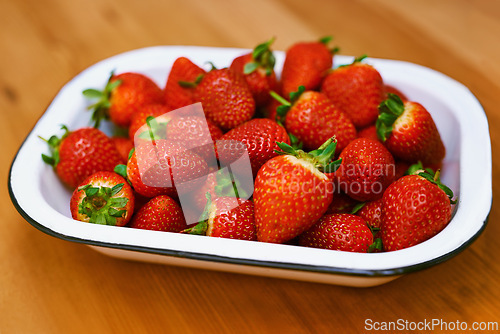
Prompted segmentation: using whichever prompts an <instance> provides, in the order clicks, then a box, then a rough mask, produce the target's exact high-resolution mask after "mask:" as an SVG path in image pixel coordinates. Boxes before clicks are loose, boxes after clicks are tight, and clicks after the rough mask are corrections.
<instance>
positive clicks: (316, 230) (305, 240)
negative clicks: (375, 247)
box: [299, 213, 373, 253]
mask: <svg viewBox="0 0 500 334" xmlns="http://www.w3.org/2000/svg"><path fill="white" fill-rule="evenodd" d="M372 243H373V234H372V232H371V230H370V229H369V228H368V226H367V225H366V222H365V221H364V220H363V218H361V217H359V216H356V215H352V214H348V213H340V214H332V215H325V216H323V217H322V218H321V219H320V220H319V221H318V222H317V223H316V224H314V225H313V226H312V227H311V228H310V229H309V230H307V231H306V232H304V233H302V234H301V236H300V238H299V245H301V246H305V247H314V248H323V249H331V250H340V251H346V252H359V253H366V252H368V249H369V247H370V245H371V244H372Z"/></svg>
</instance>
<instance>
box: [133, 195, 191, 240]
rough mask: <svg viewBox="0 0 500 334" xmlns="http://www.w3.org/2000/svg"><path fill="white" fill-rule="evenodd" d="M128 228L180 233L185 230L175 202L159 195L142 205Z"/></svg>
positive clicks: (178, 207) (180, 213) (179, 208)
mask: <svg viewBox="0 0 500 334" xmlns="http://www.w3.org/2000/svg"><path fill="white" fill-rule="evenodd" d="M128 226H129V227H131V228H139V229H143V230H154V231H163V232H180V231H182V230H184V229H185V228H186V221H185V219H184V214H183V213H182V209H181V207H180V206H179V204H177V202H176V201H174V200H173V199H172V198H171V197H169V196H167V195H159V196H156V197H154V198H152V199H150V200H149V201H148V202H147V203H146V204H144V205H143V206H142V207H141V208H140V209H139V210H138V211H137V213H136V214H135V215H134V217H133V218H132V221H131V222H130V224H129V225H128Z"/></svg>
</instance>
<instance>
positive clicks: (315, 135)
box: [285, 91, 357, 152]
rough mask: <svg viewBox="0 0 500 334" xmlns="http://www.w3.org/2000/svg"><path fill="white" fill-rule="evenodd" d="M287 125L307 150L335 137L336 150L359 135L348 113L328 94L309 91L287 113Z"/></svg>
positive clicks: (339, 149)
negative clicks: (332, 101)
mask: <svg viewBox="0 0 500 334" xmlns="http://www.w3.org/2000/svg"><path fill="white" fill-rule="evenodd" d="M285 127H286V129H287V131H288V132H289V133H292V134H293V135H295V136H296V137H297V139H298V140H299V141H300V142H302V144H303V145H304V148H305V149H307V150H314V149H317V148H318V147H319V146H321V144H322V143H324V142H325V141H326V140H327V139H328V138H330V137H332V136H335V138H336V139H337V151H339V152H340V151H341V150H342V149H344V148H345V147H346V146H347V145H348V144H349V143H350V142H351V141H352V140H354V139H355V138H356V136H357V134H356V128H355V127H354V125H353V123H352V122H351V120H350V119H349V118H348V117H347V115H346V114H345V113H343V112H342V111H340V110H339V109H338V108H336V107H335V106H334V105H333V104H332V103H331V101H330V100H329V99H328V98H327V96H326V95H324V94H322V93H320V92H315V91H306V92H304V93H302V94H301V95H300V97H299V98H298V99H297V101H295V102H294V103H293V105H292V106H291V108H290V110H289V111H288V112H287V114H286V118H285Z"/></svg>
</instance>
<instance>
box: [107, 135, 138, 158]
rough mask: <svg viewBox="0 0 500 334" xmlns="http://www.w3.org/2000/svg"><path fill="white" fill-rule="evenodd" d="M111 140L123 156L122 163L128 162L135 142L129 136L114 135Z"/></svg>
mask: <svg viewBox="0 0 500 334" xmlns="http://www.w3.org/2000/svg"><path fill="white" fill-rule="evenodd" d="M111 140H112V141H113V143H114V144H115V146H116V149H117V150H118V153H119V154H120V157H121V162H120V163H122V164H126V163H127V161H128V158H129V155H130V151H132V149H133V148H134V142H133V141H132V140H131V139H130V138H128V137H121V136H113V137H111Z"/></svg>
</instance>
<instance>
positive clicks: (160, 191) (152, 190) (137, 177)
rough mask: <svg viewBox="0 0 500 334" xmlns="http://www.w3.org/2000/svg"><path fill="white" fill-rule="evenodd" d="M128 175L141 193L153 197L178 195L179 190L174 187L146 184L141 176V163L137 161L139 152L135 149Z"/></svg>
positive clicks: (133, 185) (128, 167)
mask: <svg viewBox="0 0 500 334" xmlns="http://www.w3.org/2000/svg"><path fill="white" fill-rule="evenodd" d="M126 176H127V179H128V180H129V181H130V184H131V185H132V187H133V188H134V191H136V192H137V193H138V194H139V195H141V196H144V197H147V198H153V197H156V196H159V195H168V196H171V197H172V196H177V192H176V191H175V188H173V187H161V186H152V185H148V184H145V183H144V181H143V180H142V177H141V172H140V170H139V165H138V163H137V153H136V152H135V150H134V151H133V153H132V155H131V156H130V159H129V160H128V162H127V166H126Z"/></svg>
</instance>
